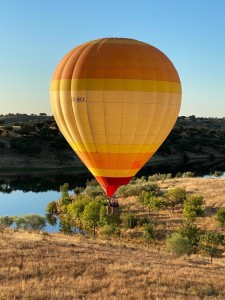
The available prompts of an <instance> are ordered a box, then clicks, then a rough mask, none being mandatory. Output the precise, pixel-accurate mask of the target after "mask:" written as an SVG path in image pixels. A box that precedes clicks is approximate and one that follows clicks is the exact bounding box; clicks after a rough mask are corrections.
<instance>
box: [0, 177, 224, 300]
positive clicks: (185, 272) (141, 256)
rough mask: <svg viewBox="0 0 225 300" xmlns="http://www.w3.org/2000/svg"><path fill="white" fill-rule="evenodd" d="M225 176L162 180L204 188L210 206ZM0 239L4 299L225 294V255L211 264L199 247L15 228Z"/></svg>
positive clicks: (219, 199)
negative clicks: (176, 253) (185, 252)
mask: <svg viewBox="0 0 225 300" xmlns="http://www.w3.org/2000/svg"><path fill="white" fill-rule="evenodd" d="M224 183H225V180H222V179H215V180H214V179H175V180H165V181H164V182H160V187H161V188H163V189H167V188H169V187H174V186H181V187H183V188H185V189H186V190H187V191H188V192H194V193H200V194H204V196H205V200H206V207H207V209H210V207H212V208H214V207H219V206H222V205H224V204H225V198H224V197H225V193H224ZM135 201H136V200H135V198H134V197H132V199H130V203H131V206H132V208H135V207H138V204H135ZM121 202H122V200H121ZM158 217H159V219H160V220H161V221H163V220H169V222H174V221H173V220H174V219H177V220H178V221H179V220H180V218H181V214H180V211H179V210H177V211H176V212H175V214H174V215H173V214H172V213H171V212H168V211H163V212H162V213H160V214H159V216H158ZM207 218H209V220H208V221H207V220H206V221H204V222H205V223H204V224H203V225H204V226H209V227H210V228H215V227H216V226H217V225H216V223H214V222H212V223H213V224H211V223H208V222H209V221H210V218H211V219H212V217H210V215H209V216H207V217H206V219H207ZM174 223H175V222H174ZM162 224H164V223H163V222H162V223H161V224H160V225H158V226H163V225H162ZM201 225H202V224H201ZM0 247H1V251H0V299H3V300H8V299H10V300H11V299H41V300H42V299H46V300H47V299H60V300H63V299H68V300H69V299H83V300H84V299H85V300H89V299H90V300H98V299H99V300H100V299H101V300H102V299H103V300H108V299H109V300H114V299H120V300H125V299H126V300H127V299H128V300H131V299H133V300H136V299H137V300H139V299H140V300H141V299H188V300H195V299H225V257H223V258H220V259H214V262H213V263H212V264H210V263H209V261H208V260H207V259H206V258H203V257H201V256H198V255H192V256H190V257H181V258H176V257H173V256H171V255H169V254H167V253H166V252H165V251H164V248H163V247H161V245H159V244H154V245H152V246H151V247H150V248H146V247H144V246H143V245H141V244H131V242H127V243H125V241H124V240H121V241H119V240H117V241H112V240H97V239H93V238H87V237H83V236H73V237H71V236H65V235H62V234H49V235H46V234H37V233H27V232H18V231H13V230H8V231H4V232H3V233H1V234H0Z"/></svg>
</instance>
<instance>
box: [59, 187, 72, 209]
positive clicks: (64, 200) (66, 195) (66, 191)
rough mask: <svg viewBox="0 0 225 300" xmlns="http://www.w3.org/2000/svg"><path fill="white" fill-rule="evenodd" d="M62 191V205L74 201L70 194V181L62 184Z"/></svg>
mask: <svg viewBox="0 0 225 300" xmlns="http://www.w3.org/2000/svg"><path fill="white" fill-rule="evenodd" d="M60 192H61V197H60V200H59V202H60V205H61V206H64V205H65V206H66V205H68V204H69V203H71V202H72V199H71V197H70V195H69V184H68V183H64V184H63V185H61V186H60Z"/></svg>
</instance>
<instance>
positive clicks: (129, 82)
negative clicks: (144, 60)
mask: <svg viewBox="0 0 225 300" xmlns="http://www.w3.org/2000/svg"><path fill="white" fill-rule="evenodd" d="M50 90H51V91H71V92H72V91H73V90H75V91H79V90H86V91H87V90H93V91H96V90H108V91H141V92H159V93H179V94H180V93H181V85H180V83H177V82H170V81H158V80H139V79H72V80H71V79H61V80H52V81H51V87H50Z"/></svg>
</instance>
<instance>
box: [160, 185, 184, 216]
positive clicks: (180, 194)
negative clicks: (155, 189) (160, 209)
mask: <svg viewBox="0 0 225 300" xmlns="http://www.w3.org/2000/svg"><path fill="white" fill-rule="evenodd" d="M165 198H166V200H167V203H168V205H169V206H171V207H172V211H173V212H174V209H175V206H176V205H178V204H183V202H184V200H185V199H186V191H185V190H184V189H182V188H180V187H177V188H173V189H169V190H168V191H167V193H166V194H165Z"/></svg>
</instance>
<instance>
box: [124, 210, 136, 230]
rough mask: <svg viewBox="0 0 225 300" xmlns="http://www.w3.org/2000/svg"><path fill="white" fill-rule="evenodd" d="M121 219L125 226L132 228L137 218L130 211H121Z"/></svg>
mask: <svg viewBox="0 0 225 300" xmlns="http://www.w3.org/2000/svg"><path fill="white" fill-rule="evenodd" d="M121 220H122V223H123V226H124V227H125V228H131V229H133V228H134V227H135V226H137V222H138V219H137V217H136V216H135V215H134V214H133V213H132V212H127V213H122V214H121Z"/></svg>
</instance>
